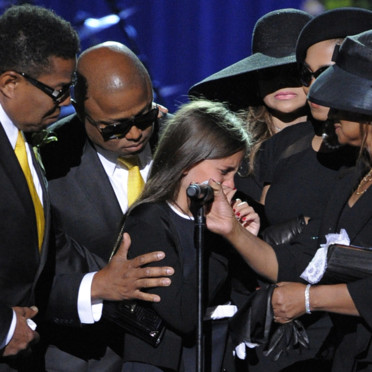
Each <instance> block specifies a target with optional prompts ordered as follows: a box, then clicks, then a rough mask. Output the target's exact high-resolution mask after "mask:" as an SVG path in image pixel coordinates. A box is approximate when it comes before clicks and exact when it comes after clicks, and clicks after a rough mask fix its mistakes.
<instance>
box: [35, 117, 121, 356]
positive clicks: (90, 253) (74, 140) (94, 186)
mask: <svg viewBox="0 0 372 372" xmlns="http://www.w3.org/2000/svg"><path fill="white" fill-rule="evenodd" d="M51 129H52V130H53V132H54V133H55V134H56V135H57V138H58V141H57V142H53V143H50V144H48V145H47V146H45V147H42V148H41V156H42V159H43V164H44V167H45V171H46V175H47V178H48V189H49V195H50V199H51V204H52V210H53V216H54V218H55V223H56V225H57V226H58V229H59V233H58V234H57V236H58V245H59V246H62V247H63V246H65V247H67V248H66V249H59V250H58V253H57V263H58V264H57V280H56V281H55V283H54V287H53V291H52V295H51V300H50V304H49V311H48V315H49V319H50V320H51V321H52V322H53V323H54V324H57V325H58V326H53V327H51V328H50V330H51V332H50V335H49V337H50V339H49V342H50V343H52V344H55V345H57V346H58V347H59V348H60V349H62V350H64V351H66V352H68V353H70V354H73V355H75V356H78V357H80V358H83V359H91V358H95V359H98V358H100V356H102V355H103V353H104V352H105V348H106V346H107V345H110V346H111V347H112V348H113V349H114V350H116V351H117V352H118V354H119V353H120V354H121V352H122V350H121V345H120V343H121V340H122V335H121V334H120V333H119V334H118V333H117V332H116V330H115V331H114V330H112V329H111V328H110V326H109V325H106V324H104V321H100V322H99V323H96V324H94V325H85V326H81V324H80V322H79V319H78V313H77V308H76V306H74V302H75V305H76V298H77V294H78V289H79V286H80V283H81V280H82V278H83V276H84V275H85V274H86V273H88V272H91V271H97V270H98V269H99V268H102V267H103V266H104V265H105V264H106V263H107V261H108V259H109V257H110V254H111V251H112V249H113V246H114V243H115V240H116V239H117V236H118V232H119V231H120V224H121V220H122V216H123V214H122V211H121V209H120V205H119V203H118V201H117V199H116V196H115V193H114V191H113V189H112V186H111V184H110V181H109V179H108V177H107V175H106V173H105V171H104V169H103V166H102V164H101V162H100V160H99V158H98V155H97V153H96V151H95V149H94V147H93V145H92V143H91V142H90V141H89V140H88V139H87V136H86V134H85V130H84V126H83V123H82V122H81V121H80V120H79V119H78V117H77V116H76V115H71V116H69V117H67V118H64V119H62V120H61V121H59V122H57V123H56V124H55V125H53V127H52V128H51ZM61 231H63V233H61ZM66 235H67V236H66ZM64 240H68V241H69V244H66V242H65V241H64ZM77 242H78V243H77ZM71 245H73V246H74V249H72V250H71V249H70V250H68V249H69V248H68V247H71ZM65 326H74V327H65ZM76 326H77V327H76ZM118 339H120V342H119V341H118Z"/></svg>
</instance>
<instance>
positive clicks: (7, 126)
mask: <svg viewBox="0 0 372 372" xmlns="http://www.w3.org/2000/svg"><path fill="white" fill-rule="evenodd" d="M0 123H1V125H2V127H3V129H4V131H5V134H6V136H7V137H8V140H9V142H10V144H11V146H12V148H13V149H15V145H16V142H17V137H18V128H17V127H16V126H15V125H14V124H13V122H12V121H11V120H10V118H9V116H8V115H7V114H6V112H5V111H4V109H3V107H2V106H1V105H0Z"/></svg>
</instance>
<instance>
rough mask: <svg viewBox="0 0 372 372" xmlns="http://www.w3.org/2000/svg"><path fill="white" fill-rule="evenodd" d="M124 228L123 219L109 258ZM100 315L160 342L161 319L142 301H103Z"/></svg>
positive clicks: (150, 341) (144, 338)
mask: <svg viewBox="0 0 372 372" xmlns="http://www.w3.org/2000/svg"><path fill="white" fill-rule="evenodd" d="M124 220H125V219H124ZM124 228H125V224H124V221H123V223H122V226H121V229H120V232H119V235H118V238H117V240H116V243H115V246H114V248H113V250H112V253H111V256H110V260H111V259H112V257H113V256H114V255H115V253H116V252H117V250H118V249H119V246H120V243H121V241H122V236H123V233H124ZM102 316H103V317H105V318H106V319H107V320H109V321H110V322H113V323H114V324H116V325H118V326H119V327H120V328H122V329H123V330H124V331H125V332H128V333H131V334H132V335H134V336H136V337H138V338H140V339H141V340H143V341H146V342H147V343H149V344H150V345H152V346H158V345H159V344H160V342H161V339H162V337H163V334H164V332H165V324H164V322H163V319H162V318H161V317H160V316H159V315H158V314H157V312H156V311H155V310H154V309H153V308H152V307H151V305H150V304H147V303H146V302H143V301H135V300H131V301H126V300H124V301H104V303H103V309H102Z"/></svg>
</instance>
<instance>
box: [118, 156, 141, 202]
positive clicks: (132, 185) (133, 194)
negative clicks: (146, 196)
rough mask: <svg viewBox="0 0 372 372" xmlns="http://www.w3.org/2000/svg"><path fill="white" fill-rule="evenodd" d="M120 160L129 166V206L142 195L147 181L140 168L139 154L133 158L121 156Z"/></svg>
mask: <svg viewBox="0 0 372 372" xmlns="http://www.w3.org/2000/svg"><path fill="white" fill-rule="evenodd" d="M118 160H119V162H120V163H122V164H124V165H125V166H126V167H127V168H128V190H127V195H128V206H129V207H130V206H131V205H132V204H133V203H134V202H135V201H136V200H137V198H138V197H139V196H140V194H141V192H142V190H143V187H144V186H145V182H144V180H143V178H142V176H141V173H140V169H139V166H138V156H135V157H133V158H128V159H125V158H120V157H119V159H118Z"/></svg>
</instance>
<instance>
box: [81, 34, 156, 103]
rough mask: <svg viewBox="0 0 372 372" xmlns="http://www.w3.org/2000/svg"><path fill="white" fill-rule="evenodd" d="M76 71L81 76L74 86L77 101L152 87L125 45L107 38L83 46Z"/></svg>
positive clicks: (139, 62) (143, 67)
mask: <svg viewBox="0 0 372 372" xmlns="http://www.w3.org/2000/svg"><path fill="white" fill-rule="evenodd" d="M77 71H78V78H79V80H81V81H78V84H77V87H76V90H77V92H76V99H77V100H78V101H81V100H85V99H89V98H93V99H98V100H99V97H101V96H107V95H109V94H120V93H121V92H127V91H128V90H131V89H133V88H135V89H143V90H145V91H148V90H149V89H152V86H151V80H150V76H149V74H148V72H147V70H146V68H145V66H144V65H143V64H142V62H141V61H140V60H139V58H138V57H137V56H136V55H135V54H134V53H133V52H132V51H131V50H130V49H129V48H127V47H126V46H125V45H123V44H121V43H118V42H113V41H109V42H105V43H102V44H98V45H96V46H93V47H91V48H89V49H87V50H85V51H84V52H83V53H82V54H81V55H80V57H79V60H78V65H77ZM82 85H84V87H83V86H82ZM82 88H83V89H82ZM82 103H83V102H78V104H79V105H81V104H82Z"/></svg>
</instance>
